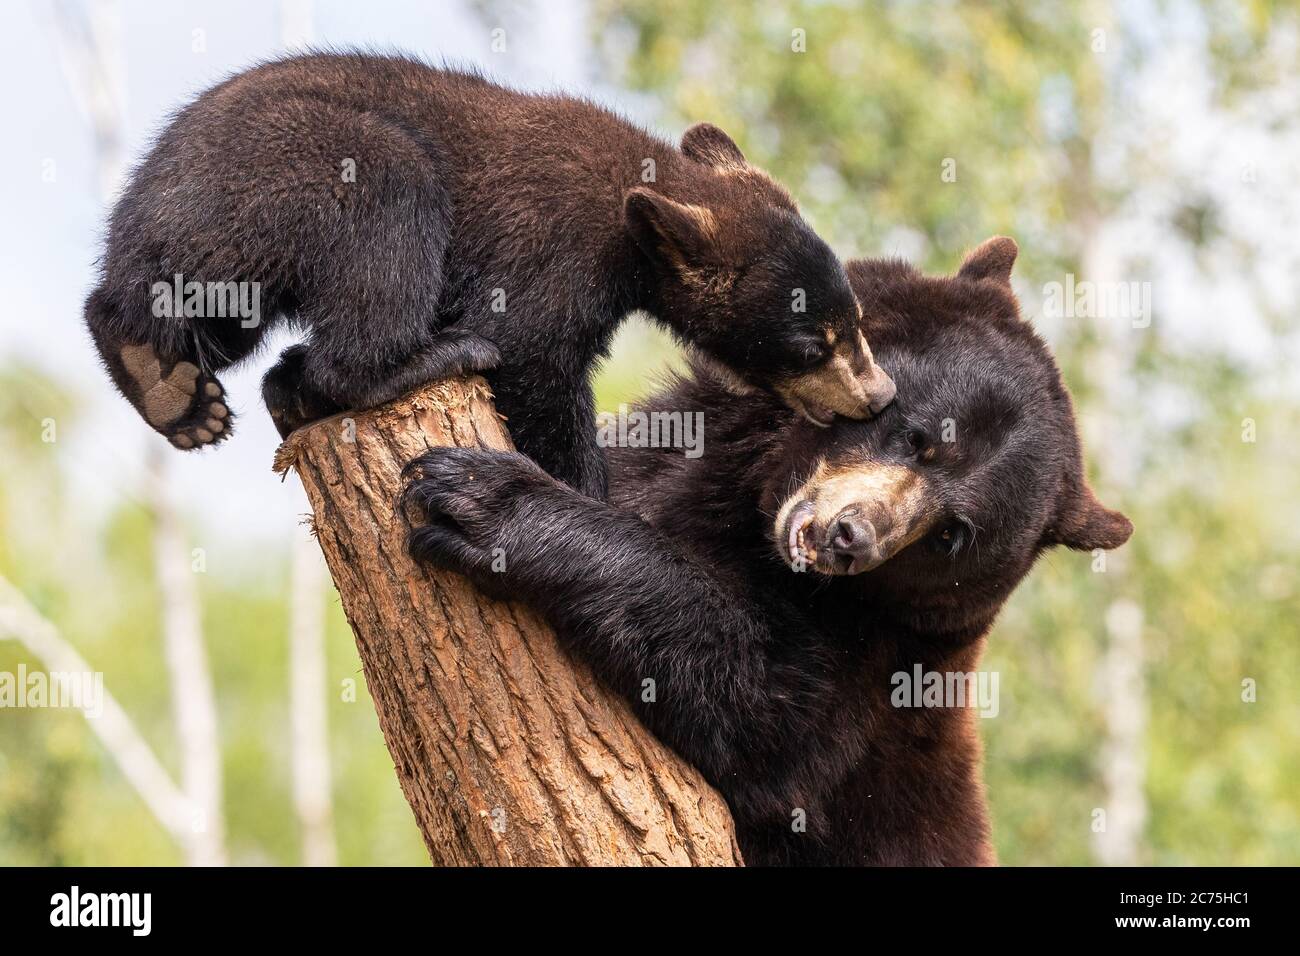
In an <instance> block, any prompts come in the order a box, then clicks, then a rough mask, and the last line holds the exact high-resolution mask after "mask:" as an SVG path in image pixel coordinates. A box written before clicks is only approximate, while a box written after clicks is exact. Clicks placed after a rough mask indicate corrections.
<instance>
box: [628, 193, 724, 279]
mask: <svg viewBox="0 0 1300 956" xmlns="http://www.w3.org/2000/svg"><path fill="white" fill-rule="evenodd" d="M623 219H624V221H625V222H626V224H627V229H628V232H630V233H631V234H632V238H633V239H635V240H636V243H637V245H639V246H640V247H641V249H642V250H643V251H644V252H645V253H646V255H648V256H650V257H651V258H652V259H656V260H660V261H664V262H667V263H668V264H670V265H672V266H675V267H677V268H682V267H684V266H687V265H697V264H700V263H704V262H706V261H708V260H709V259H711V258H712V257H711V256H710V255H709V253H710V250H711V249H713V247H714V234H715V231H716V228H717V224H716V222H715V221H714V218H713V213H711V212H710V211H709V210H707V209H705V208H704V207H703V206H691V205H687V204H686V203H680V202H675V201H674V200H672V199H669V198H668V197H667V196H661V195H659V193H657V192H655V191H654V190H652V189H646V188H644V187H642V186H638V187H637V188H635V189H631V190H628V192H627V195H626V196H624V197H623Z"/></svg>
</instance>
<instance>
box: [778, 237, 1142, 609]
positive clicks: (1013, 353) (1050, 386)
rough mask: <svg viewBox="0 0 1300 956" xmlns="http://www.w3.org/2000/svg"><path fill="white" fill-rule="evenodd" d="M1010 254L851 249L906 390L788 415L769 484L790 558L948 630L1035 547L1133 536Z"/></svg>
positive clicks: (866, 323) (1007, 586) (870, 312)
mask: <svg viewBox="0 0 1300 956" xmlns="http://www.w3.org/2000/svg"><path fill="white" fill-rule="evenodd" d="M1015 258H1016V244H1015V243H1014V242H1013V241H1012V240H1010V239H1007V238H1001V237H999V238H994V239H990V240H988V241H987V242H985V243H984V244H983V245H981V246H980V247H979V248H978V249H976V250H975V251H974V252H973V253H971V254H970V255H969V256H968V257H967V259H966V261H965V262H964V263H963V265H962V267H961V269H960V271H959V272H958V273H957V275H956V276H955V277H948V278H935V277H928V276H923V275H921V274H920V273H919V272H917V271H916V270H915V269H914V268H912V267H911V266H910V265H907V264H905V263H902V262H897V261H876V260H860V261H854V262H850V263H849V265H848V272H849V277H850V281H851V282H852V283H853V288H854V291H855V292H856V294H857V297H858V299H859V301H860V303H861V305H862V310H863V315H864V319H863V330H864V332H865V334H866V335H867V337H868V338H869V339H870V340H871V341H872V343H874V345H875V354H876V357H877V359H878V360H879V362H880V363H881V365H883V366H884V367H885V368H886V369H887V370H888V371H889V373H890V374H891V375H893V377H894V380H895V381H896V382H897V385H898V395H897V398H896V400H895V401H894V403H893V405H891V406H890V407H889V408H888V409H886V410H885V411H884V412H883V413H882V414H880V415H878V416H876V417H875V418H873V419H872V420H870V421H848V420H843V419H841V420H837V421H836V422H835V423H834V424H833V425H832V426H831V427H830V428H827V429H810V428H808V427H807V426H806V424H805V423H803V422H800V421H798V420H797V419H794V418H793V417H792V416H791V421H790V423H789V424H788V425H787V426H786V427H787V429H788V431H787V432H786V433H785V434H784V435H783V437H782V438H781V440H780V441H779V442H778V443H776V444H775V445H774V446H773V448H774V449H775V455H776V456H777V458H778V459H779V460H772V461H769V462H767V463H766V464H765V472H766V478H765V481H766V485H765V488H764V490H763V492H762V495H761V497H762V507H763V511H764V513H765V514H767V515H775V518H774V519H767V520H771V526H770V529H769V533H770V535H771V542H772V546H773V547H774V548H775V550H776V554H777V557H778V558H779V559H780V560H781V561H784V562H785V563H786V564H787V565H789V566H790V567H791V568H792V569H793V570H796V571H806V572H811V575H813V576H831V577H832V578H834V579H835V582H838V583H834V584H832V590H838V589H839V588H849V589H851V590H857V591H859V593H862V594H864V595H870V596H871V597H872V598H873V599H874V600H875V601H876V602H877V605H878V606H879V605H882V604H888V605H891V606H892V607H893V608H894V610H895V611H896V615H895V616H901V617H904V618H907V619H908V620H909V623H910V624H912V625H914V626H918V627H921V626H924V627H929V628H938V629H943V630H952V631H956V630H959V629H961V628H963V627H969V626H972V625H974V624H975V623H976V622H981V623H986V620H987V619H988V616H989V615H991V614H993V613H996V610H997V608H998V607H1000V605H1001V604H1002V602H1003V601H1005V599H1006V598H1007V596H1008V595H1009V594H1010V592H1011V590H1012V588H1014V587H1015V586H1016V584H1018V583H1019V581H1020V580H1021V579H1022V578H1023V577H1024V575H1025V574H1026V573H1027V572H1028V570H1029V568H1030V566H1031V565H1032V564H1033V562H1034V560H1035V558H1036V557H1037V556H1038V555H1039V554H1040V553H1041V552H1042V551H1043V550H1045V549H1047V548H1049V547H1051V546H1053V545H1058V544H1063V545H1066V546H1067V547H1070V548H1076V549H1080V550H1085V551H1092V550H1094V549H1110V548H1115V547H1118V546H1119V545H1121V544H1123V543H1124V542H1125V541H1126V540H1128V537H1129V535H1130V534H1131V533H1132V530H1133V526H1132V525H1131V524H1130V523H1129V521H1128V519H1127V518H1125V517H1124V516H1123V515H1121V514H1119V513H1118V512H1115V511H1111V510H1109V509H1107V508H1106V507H1104V506H1103V505H1102V504H1101V503H1100V502H1099V501H1098V500H1097V498H1096V496H1095V495H1094V494H1093V492H1092V490H1091V489H1090V488H1089V486H1088V483H1087V480H1086V478H1085V475H1084V466H1083V459H1082V454H1081V450H1080V444H1079V437H1078V432H1077V429H1076V424H1075V415H1074V409H1073V406H1072V403H1071V401H1070V396H1069V394H1068V392H1067V391H1066V388H1065V386H1064V384H1063V382H1062V380H1061V374H1060V371H1059V370H1058V368H1057V365H1056V362H1055V361H1054V360H1053V358H1052V356H1051V354H1050V352H1049V351H1048V349H1047V346H1046V345H1045V344H1044V343H1043V341H1042V340H1041V339H1040V338H1039V337H1038V336H1037V335H1036V334H1035V333H1034V331H1033V330H1032V329H1031V328H1030V326H1029V324H1028V323H1027V322H1026V321H1024V320H1022V319H1021V318H1020V315H1019V307H1018V304H1017V302H1016V298H1015V296H1014V295H1013V293H1012V291H1011V286H1010V275H1011V268H1012V265H1013V264H1014V262H1015ZM821 580H823V581H825V578H824V577H823V578H821ZM827 583H828V584H831V583H832V582H827Z"/></svg>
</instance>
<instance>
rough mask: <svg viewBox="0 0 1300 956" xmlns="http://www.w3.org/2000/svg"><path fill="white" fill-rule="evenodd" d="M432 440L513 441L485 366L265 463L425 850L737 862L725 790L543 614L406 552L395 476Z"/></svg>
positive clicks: (537, 858) (327, 428) (499, 856)
mask: <svg viewBox="0 0 1300 956" xmlns="http://www.w3.org/2000/svg"><path fill="white" fill-rule="evenodd" d="M433 445H458V446H476V445H483V446H487V447H490V448H501V449H508V448H510V447H511V443H510V438H509V436H508V435H507V434H506V431H505V428H504V427H503V426H502V424H501V419H500V417H499V416H498V415H497V414H496V411H495V409H494V408H493V406H492V404H491V393H490V392H489V391H488V388H487V383H486V382H484V381H483V380H482V379H481V378H470V379H457V380H449V381H444V382H437V383H434V384H432V385H428V386H426V387H424V388H422V389H420V390H418V391H416V392H413V393H412V394H410V395H408V396H406V397H404V398H403V399H401V400H399V401H397V402H394V403H391V404H389V405H386V406H383V407H381V408H378V409H372V410H369V411H365V412H359V413H349V414H348V415H347V416H335V417H334V418H331V419H326V420H325V421H321V422H317V423H315V424H313V425H311V426H309V427H307V428H304V429H302V430H301V431H299V432H296V433H295V434H293V435H291V436H290V437H289V439H288V440H287V441H286V442H285V443H284V444H283V445H282V446H281V447H280V450H279V452H278V453H277V455H276V463H275V467H276V470H277V471H279V472H281V473H284V472H285V471H286V470H287V469H288V468H290V467H292V468H294V470H295V471H296V472H297V473H298V475H299V476H300V478H301V479H302V482H303V485H304V487H305V488H306V491H307V496H308V499H309V500H310V502H311V505H312V509H313V512H314V515H315V532H316V535H317V538H318V539H319V541H320V545H321V549H322V550H323V551H324V553H325V559H326V562H327V564H328V565H329V569H330V572H331V574H332V575H333V577H334V582H335V584H336V585H337V587H338V590H339V594H340V596H341V597H342V602H343V608H344V611H345V612H346V613H347V617H348V621H349V622H350V623H351V625H352V630H353V632H354V633H355V635H356V639H357V648H358V649H359V651H360V653H361V660H362V664H363V667H364V670H365V675H366V682H367V684H368V685H369V687H370V692H371V695H372V696H373V698H374V701H375V709H376V710H377V711H378V713H379V724H380V727H381V728H382V729H383V733H384V739H385V740H386V742H387V744H388V749H389V751H390V752H391V753H392V756H393V761H394V764H395V768H396V771H397V776H398V780H399V781H400V783H401V786H402V790H403V792H404V793H405V794H406V799H407V801H408V802H409V803H410V805H411V809H412V810H413V811H414V812H415V818H416V822H417V823H418V824H419V827H420V830H421V832H422V833H423V835H424V841H425V845H426V846H427V848H428V851H429V856H430V857H431V858H432V860H433V862H434V863H435V864H440V865H516V866H519V865H523V866H546V865H566V864H576V865H652V866H653V865H699V866H733V865H740V864H741V858H740V851H739V849H738V847H737V845H736V841H735V835H734V830H733V826H732V822H731V816H730V814H729V813H728V811H727V807H726V804H725V803H724V802H723V800H722V798H721V797H720V796H718V794H717V793H716V792H715V791H714V790H713V789H712V788H710V787H709V785H708V784H707V783H705V781H704V780H703V779H702V778H701V777H700V775H699V773H698V772H697V771H696V770H695V769H694V768H692V767H691V766H689V765H688V764H686V763H685V762H684V761H682V760H681V759H680V758H679V757H678V756H677V755H676V754H674V753H673V752H672V751H671V750H669V749H668V748H667V747H665V746H664V745H663V744H661V743H660V742H659V741H657V740H656V739H655V738H654V737H652V736H651V735H650V733H649V732H648V731H647V730H646V729H645V728H643V727H642V726H641V725H640V723H639V722H638V721H637V719H636V717H635V716H634V715H633V714H632V712H631V709H630V708H629V707H628V705H627V704H626V703H625V702H624V701H622V700H620V699H619V698H617V697H615V696H613V695H612V694H611V693H610V692H609V691H607V690H606V689H605V688H604V687H603V686H602V685H600V684H599V683H597V682H596V680H595V678H594V677H593V676H592V674H591V673H590V671H589V670H588V669H587V668H586V667H585V666H582V665H581V664H579V663H577V662H574V661H571V660H570V659H569V658H568V657H567V656H566V655H565V653H564V652H563V651H562V650H561V649H560V647H559V646H558V644H557V643H556V640H555V635H554V633H553V632H552V631H551V630H550V628H549V627H548V626H547V625H546V623H545V622H544V621H542V620H541V618H540V617H539V616H538V615H536V614H535V613H534V612H532V611H531V610H530V609H528V608H527V607H524V606H523V605H519V604H514V603H501V602H497V601H494V600H492V599H489V598H487V597H485V596H483V595H482V594H480V593H479V592H478V591H477V590H475V589H474V588H473V587H472V586H471V585H470V584H469V582H467V581H466V580H465V579H464V578H462V577H461V576H459V575H456V574H451V573H445V572H438V571H430V570H428V569H425V568H423V567H420V566H417V565H415V564H414V563H413V562H412V561H411V560H410V559H409V558H408V557H407V555H406V550H405V539H406V532H407V525H406V521H405V520H404V518H403V516H402V515H400V514H399V513H397V511H396V503H397V498H398V495H399V494H400V492H401V490H402V481H401V478H400V471H401V468H402V466H403V465H405V464H406V462H407V461H409V460H410V459H412V458H414V457H415V456H416V455H418V454H419V453H420V452H422V451H423V450H424V449H425V448H426V447H428V446H433Z"/></svg>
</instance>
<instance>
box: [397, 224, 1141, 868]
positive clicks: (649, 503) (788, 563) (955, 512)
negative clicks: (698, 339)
mask: <svg viewBox="0 0 1300 956" xmlns="http://www.w3.org/2000/svg"><path fill="white" fill-rule="evenodd" d="M1015 252H1016V249H1015V244H1014V243H1013V242H1011V240H1009V239H994V240H990V241H989V242H987V243H985V244H984V245H983V246H981V247H980V248H979V249H977V250H976V251H975V252H974V253H972V254H971V256H970V257H969V258H968V259H967V260H966V262H965V264H964V265H963V266H962V268H961V270H960V272H959V273H958V274H957V275H956V276H955V277H953V278H929V277H924V276H922V275H920V274H919V273H918V272H916V271H915V270H914V269H912V268H911V267H910V266H907V265H905V264H903V263H900V262H891V261H859V262H852V263H850V264H849V266H848V271H849V277H850V280H851V281H852V283H853V287H854V290H855V291H856V293H857V295H858V297H859V299H860V300H861V302H862V307H863V314H864V316H865V319H864V326H863V328H864V331H865V333H866V335H867V337H868V338H869V339H870V340H871V342H872V344H873V346H874V348H875V353H876V356H877V358H878V359H879V361H880V362H881V364H882V365H883V366H884V367H885V368H886V369H887V370H889V372H890V373H891V374H892V375H893V376H894V378H895V380H896V381H897V383H898V396H897V399H896V401H895V403H894V404H893V405H892V406H891V407H890V408H888V409H886V410H885V411H884V412H883V413H882V414H880V415H878V416H876V417H875V418H873V419H872V420H870V421H850V420H846V419H842V420H839V421H837V422H836V423H835V424H834V425H833V426H832V427H830V428H826V429H817V428H814V427H811V426H810V424H809V422H807V421H806V420H804V419H802V418H800V417H799V416H798V415H795V414H793V413H791V412H790V411H788V410H787V409H785V408H783V407H782V406H781V405H780V404H779V403H777V402H775V401H773V400H771V399H770V398H765V397H754V396H751V397H746V398H738V397H737V396H735V395H734V394H733V393H732V392H731V391H730V390H729V389H728V388H726V387H725V385H724V384H722V383H720V382H719V381H718V379H717V377H716V376H715V375H713V374H712V372H711V371H710V370H708V369H707V368H697V369H696V370H695V374H694V377H693V378H687V379H684V380H681V381H679V382H677V383H676V384H675V385H674V386H673V387H671V388H670V389H669V390H668V391H666V392H664V393H663V394H661V395H659V396H658V397H656V398H654V399H653V400H651V401H650V402H649V404H648V406H647V407H646V408H645V409H643V410H644V411H648V412H653V411H656V410H659V411H673V410H676V411H679V412H680V411H681V410H687V409H689V410H701V411H703V412H704V416H705V422H706V440H705V445H704V454H703V456H702V457H699V458H695V459H692V458H687V457H685V456H684V455H682V454H681V452H680V450H674V449H668V448H623V449H614V450H612V453H611V489H610V502H609V503H608V504H606V503H601V502H596V501H592V500H589V499H584V498H582V497H579V496H578V495H576V494H575V493H574V492H573V491H571V490H570V489H568V488H566V487H564V486H563V485H560V484H558V483H557V482H555V481H554V480H553V479H551V478H550V477H548V476H547V475H545V474H544V473H542V472H541V471H539V470H538V469H537V467H536V466H535V465H533V464H532V463H531V462H529V461H528V460H527V459H525V458H522V457H520V456H518V455H511V454H507V453H502V452H492V451H486V450H483V451H480V450H470V449H435V450H432V451H430V452H428V453H427V454H426V455H424V456H422V457H421V458H419V459H417V460H416V461H415V462H413V463H412V465H411V471H412V473H413V475H414V478H413V480H412V482H411V484H410V485H409V487H408V490H407V501H408V505H409V507H410V508H411V510H413V511H414V512H416V517H417V518H419V517H420V516H421V515H422V516H423V517H424V518H427V519H428V521H429V523H427V524H423V523H418V524H417V526H416V527H415V528H414V529H413V530H412V532H411V537H410V549H411V552H412V554H414V555H415V556H416V557H418V558H420V559H423V560H425V561H429V562H432V563H434V564H437V565H440V566H443V567H446V568H451V569H454V570H456V571H459V572H462V573H464V574H466V575H468V576H469V577H470V578H471V579H473V580H474V581H475V582H477V583H478V584H479V585H480V586H481V587H483V588H486V589H490V590H492V591H494V592H496V593H503V594H507V595H510V596H512V597H515V598H518V599H521V600H525V601H527V602H530V603H532V604H533V605H535V606H536V607H538V608H539V609H541V610H543V611H544V612H545V613H546V614H547V615H548V616H549V617H550V619H551V620H552V621H553V623H554V624H555V626H556V630H557V633H558V635H559V638H560V640H561V642H562V643H564V644H565V645H566V646H567V647H568V648H569V649H570V651H571V652H572V653H573V654H575V655H577V656H578V657H581V658H583V659H585V660H586V661H588V662H589V663H590V664H591V665H592V666H593V667H594V669H595V670H596V671H597V673H598V674H599V675H600V676H601V677H602V678H603V680H604V681H605V682H606V683H607V684H608V685H609V686H610V687H611V688H613V689H614V690H616V691H617V692H619V693H622V694H624V695H626V697H627V699H628V700H629V701H630V702H631V703H632V705H633V706H634V707H635V708H636V709H637V712H638V713H639V715H640V716H641V717H642V719H643V720H644V721H645V722H646V724H647V725H648V726H649V727H650V728H651V729H652V730H653V731H654V732H655V733H656V734H657V735H658V736H659V737H660V738H661V739H662V740H664V741H665V742H666V743H668V744H669V745H670V746H672V747H673V748H675V749H676V750H677V751H678V752H679V753H680V754H681V755H682V756H683V757H685V758H686V759H688V760H690V761H691V762H692V763H694V764H695V765H696V766H697V767H699V769H700V770H701V771H702V772H703V773H704V775H705V776H706V777H707V778H708V779H709V780H710V781H711V782H712V783H713V784H714V785H715V786H716V787H717V788H718V789H719V790H720V791H721V792H722V794H723V795H724V796H725V797H726V799H727V801H728V803H729V804H730V806H731V808H732V811H733V814H734V816H735V820H736V824H737V831H738V837H739V841H740V845H741V849H742V850H743V851H744V855H745V859H746V861H747V862H748V863H750V864H913V865H916V864H943V865H973V864H983V863H991V862H993V851H992V845H991V842H990V839H989V824H988V817H987V812H986V808H985V801H984V795H983V787H982V782H981V773H980V746H979V740H978V736H977V734H976V732H975V728H974V724H975V711H974V709H973V708H972V707H970V706H961V705H960V701H959V700H958V701H954V700H950V699H946V698H944V699H939V700H938V701H937V704H938V705H937V706H930V705H931V704H932V703H935V702H933V701H929V700H928V699H927V700H926V701H924V703H925V704H926V706H917V703H918V702H917V700H916V699H914V698H913V697H910V696H909V695H902V697H901V698H900V697H899V696H898V695H897V690H898V687H899V683H898V682H899V675H904V676H905V677H906V678H910V677H911V676H912V675H913V674H915V673H917V672H918V670H919V672H920V673H922V674H925V675H929V674H939V675H943V677H944V678H945V683H947V680H946V678H948V677H949V676H950V675H951V676H962V677H966V676H969V675H972V674H974V673H975V672H976V670H977V668H978V666H979V658H980V655H981V652H982V651H983V648H984V641H985V636H986V635H987V634H988V632H989V630H990V628H991V626H992V624H993V621H994V618H995V617H996V616H997V614H998V611H999V609H1000V608H1001V607H1002V605H1003V604H1004V603H1005V602H1006V600H1007V598H1008V597H1009V596H1010V594H1011V592H1012V590H1013V589H1014V588H1015V586H1016V585H1017V584H1018V583H1019V582H1020V580H1021V579H1022V578H1024V576H1025V575H1026V573H1028V571H1029V569H1030V567H1031V565H1033V563H1034V561H1035V559H1036V558H1037V557H1038V556H1039V555H1040V554H1042V553H1043V552H1044V551H1045V550H1047V549H1048V548H1051V547H1053V546H1055V545H1060V544H1063V545H1066V546H1067V547H1071V548H1077V549H1082V550H1092V549H1096V548H1114V547H1118V546H1119V545H1121V544H1123V543H1124V542H1125V541H1126V540H1127V539H1128V537H1129V534H1130V533H1131V531H1132V525H1130V524H1129V522H1128V520H1127V519H1126V518H1125V517H1124V516H1122V515H1120V514H1118V513H1116V512H1114V511H1110V510H1107V509H1106V508H1104V507H1103V506H1102V505H1101V504H1100V503H1099V502H1098V501H1097V499H1096V498H1095V497H1094V496H1093V493H1092V491H1091V490H1090V489H1089V487H1088V484H1087V482H1086V480H1085V478H1084V466H1083V460H1082V455H1081V452H1080V447H1079V438H1078V435H1077V433H1076V429H1075V420H1074V412H1073V409H1072V406H1071V401H1070V397H1069V394H1068V393H1067V392H1066V389H1065V386H1064V384H1063V383H1062V381H1061V375H1060V373H1059V371H1058V370H1057V367H1056V364H1055V362H1054V361H1053V359H1052V357H1051V355H1050V354H1049V352H1048V350H1047V348H1046V346H1045V345H1044V344H1043V342H1042V341H1041V340H1040V339H1039V338H1038V337H1037V336H1036V335H1035V334H1034V332H1033V330H1032V329H1030V327H1029V326H1028V325H1027V324H1026V323H1025V322H1023V321H1022V320H1021V319H1020V316H1019V313H1018V307H1017V303H1016V300H1015V297H1014V296H1013V295H1012V292H1011V288H1010V285H1009V275H1010V272H1011V266H1012V263H1013V261H1014V259H1015ZM469 474H473V475H474V476H475V477H476V478H477V480H475V481H467V480H465V478H466V476H467V475H469ZM495 548H501V549H503V552H504V555H505V562H504V570H503V571H502V572H501V573H494V571H493V559H494V550H493V549H495ZM496 553H497V554H499V553H501V552H496ZM496 566H497V567H500V566H501V564H500V563H497V565H496ZM647 680H653V681H654V685H655V688H656V693H655V694H654V695H653V696H654V700H653V702H647V701H646V700H645V696H646V695H644V694H643V689H644V687H645V686H646V685H645V684H644V682H645V681H647Z"/></svg>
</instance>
